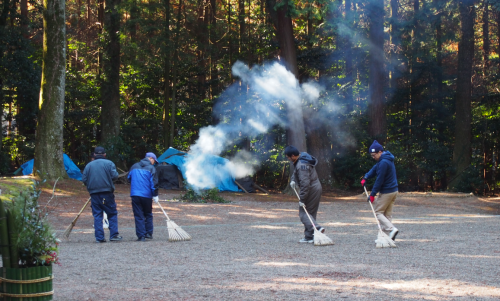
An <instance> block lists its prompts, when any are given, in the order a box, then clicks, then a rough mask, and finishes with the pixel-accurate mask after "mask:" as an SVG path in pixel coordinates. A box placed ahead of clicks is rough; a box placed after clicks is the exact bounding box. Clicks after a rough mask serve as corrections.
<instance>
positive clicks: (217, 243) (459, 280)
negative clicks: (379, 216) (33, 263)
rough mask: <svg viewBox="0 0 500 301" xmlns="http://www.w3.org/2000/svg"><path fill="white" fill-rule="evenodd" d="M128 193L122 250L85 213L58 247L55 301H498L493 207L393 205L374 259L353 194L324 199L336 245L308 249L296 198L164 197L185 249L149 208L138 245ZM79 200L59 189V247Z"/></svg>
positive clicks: (369, 228)
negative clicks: (385, 245)
mask: <svg viewBox="0 0 500 301" xmlns="http://www.w3.org/2000/svg"><path fill="white" fill-rule="evenodd" d="M128 190H129V187H128V186H126V185H117V191H116V199H117V203H118V206H119V227H120V234H121V235H122V236H123V237H124V240H123V241H122V242H108V243H105V244H96V243H94V241H95V239H94V234H93V228H92V225H93V218H92V215H91V211H90V208H87V209H86V210H85V211H84V213H83V214H82V216H81V218H80V219H79V220H78V223H77V226H76V227H75V228H74V230H73V232H72V234H71V236H70V240H69V241H64V240H63V242H62V243H61V246H60V247H61V248H60V260H61V263H62V264H61V266H55V268H54V274H55V279H54V290H55V296H54V300H65V301H66V300H110V301H111V300H174V299H175V300H301V299H309V300H331V299H345V300H365V299H370V300H417V299H418V300H421V299H423V300H498V299H500V269H499V268H498V262H499V259H500V223H499V222H500V216H499V214H500V198H478V197H475V196H467V195H460V194H432V195H426V194H400V196H399V197H398V199H397V203H396V206H395V213H394V223H395V224H396V226H397V227H398V228H399V229H400V234H399V235H398V239H397V240H396V243H397V245H398V248H395V249H376V248H375V243H374V240H375V239H376V236H377V226H376V223H375V220H374V217H373V214H372V213H371V209H370V207H369V206H368V205H367V204H366V202H365V198H364V197H362V196H361V194H357V195H351V196H349V195H346V194H340V193H338V192H337V193H325V195H324V196H323V199H322V200H323V201H322V204H321V206H320V211H319V213H318V220H319V221H320V222H321V224H322V226H324V227H325V228H326V229H327V232H326V233H325V234H327V235H328V236H329V237H330V238H332V239H333V240H334V242H335V245H334V246H326V247H315V246H313V245H302V244H299V243H298V240H299V239H300V238H301V237H302V231H303V226H302V224H301V223H300V221H299V219H298V206H297V204H296V201H295V199H294V198H293V197H292V196H284V195H280V194H271V195H268V196H266V195H263V194H234V193H231V194H229V193H225V194H222V195H223V197H225V198H226V199H230V200H231V201H232V202H231V203H230V204H193V203H180V202H175V201H172V199H175V198H178V195H179V192H172V191H167V190H161V191H160V200H163V201H162V205H163V206H164V208H165V209H166V210H167V212H168V213H169V214H170V217H171V218H172V219H173V220H174V221H175V222H176V223H177V224H179V225H180V226H181V227H182V228H183V229H184V230H186V231H187V232H188V233H189V234H191V236H192V237H193V240H192V241H188V242H175V243H172V242H168V240H167V239H168V233H167V229H166V226H165V225H166V224H165V219H164V217H163V215H162V213H161V211H160V210H159V208H157V207H155V209H154V216H155V220H154V224H155V232H154V240H153V241H148V242H145V243H141V242H136V241H135V239H136V236H135V228H134V220H133V214H132V209H131V205H130V202H131V201H130V197H129V196H128ZM49 193H50V189H47V191H46V193H44V195H43V197H42V203H43V202H44V200H45V201H46V200H48V198H49ZM87 198H88V195H87V194H86V192H85V189H84V187H80V186H79V185H78V184H74V183H72V182H71V181H66V182H64V183H62V184H58V191H57V193H56V198H54V199H53V200H52V201H51V204H49V207H52V209H53V210H52V212H51V214H50V215H49V216H50V220H51V222H52V224H53V226H54V228H55V229H56V230H57V231H58V233H59V235H61V234H62V232H63V231H64V229H65V228H66V227H67V226H68V225H69V224H70V222H71V221H72V219H73V218H74V217H75V216H76V214H77V213H78V211H79V210H80V209H81V207H82V206H83V204H84V203H85V201H86V199H87ZM167 200H169V201H167ZM106 234H108V233H106Z"/></svg>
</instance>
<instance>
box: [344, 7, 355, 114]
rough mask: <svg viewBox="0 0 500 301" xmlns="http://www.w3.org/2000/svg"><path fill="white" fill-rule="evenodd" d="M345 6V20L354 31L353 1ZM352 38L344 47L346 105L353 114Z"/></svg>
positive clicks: (346, 41) (347, 39)
mask: <svg viewBox="0 0 500 301" xmlns="http://www.w3.org/2000/svg"><path fill="white" fill-rule="evenodd" d="M344 6H345V19H346V23H347V24H348V26H349V29H350V30H352V29H353V28H351V26H352V25H353V20H352V17H353V14H352V10H351V6H352V3H351V0H345V3H344ZM351 38H352V37H351V36H349V37H347V38H346V39H344V41H345V46H344V48H345V49H344V53H345V80H346V83H347V85H348V86H347V88H346V103H347V111H348V112H352V110H353V106H354V103H353V102H354V99H353V95H352V86H353V85H354V79H353V76H352V55H353V53H352V42H351Z"/></svg>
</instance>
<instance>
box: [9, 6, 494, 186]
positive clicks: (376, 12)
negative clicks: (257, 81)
mask: <svg viewBox="0 0 500 301" xmlns="http://www.w3.org/2000/svg"><path fill="white" fill-rule="evenodd" d="M0 12H1V14H0V86H1V89H0V105H1V107H2V109H3V114H0V118H1V119H2V120H1V121H2V126H3V128H2V129H3V130H2V136H1V139H0V142H1V148H0V156H1V159H0V172H1V173H2V174H4V175H5V174H11V173H12V172H13V171H15V170H16V169H17V168H18V167H19V166H20V164H22V163H23V162H25V161H26V160H29V159H32V158H35V165H36V166H35V170H39V171H40V170H41V171H42V173H43V172H45V173H46V174H47V175H48V176H49V177H54V176H57V175H58V173H59V172H60V171H54V170H53V166H56V165H57V164H54V162H56V163H57V162H59V166H60V164H62V163H61V162H62V152H64V153H66V154H68V155H69V157H70V158H72V159H73V161H74V162H75V163H76V164H77V165H78V166H80V167H81V168H82V169H83V167H84V166H85V164H86V163H87V162H88V161H89V156H90V154H91V152H92V150H93V147H95V146H96V145H98V144H100V145H103V146H105V147H106V149H107V155H108V158H109V159H111V160H113V161H114V162H115V163H116V165H117V166H118V167H119V168H121V169H124V170H126V169H127V168H128V167H130V166H131V165H132V164H133V163H134V162H136V161H137V160H138V159H139V158H142V157H143V156H144V154H145V153H146V152H147V151H154V152H155V153H157V154H158V155H160V154H161V153H163V152H164V151H165V150H166V149H167V148H168V147H169V146H172V147H175V148H177V149H179V150H183V151H188V150H189V148H190V146H191V145H192V144H193V143H194V142H195V141H196V140H197V138H198V137H199V131H200V129H201V128H203V127H206V126H209V125H217V124H220V123H224V122H226V121H227V119H228V118H227V116H231V118H233V119H235V118H240V117H238V116H239V114H240V113H241V112H239V111H241V105H240V104H239V101H233V99H232V98H231V97H227V94H225V92H224V91H226V90H227V89H228V88H229V87H231V89H232V90H233V93H236V94H238V97H237V99H239V100H241V99H243V100H244V102H245V103H246V104H255V105H257V103H259V101H260V100H259V95H258V93H253V92H252V88H251V87H249V86H245V85H244V84H242V82H241V80H240V78H238V77H237V76H234V75H233V74H232V73H231V68H232V66H233V65H234V64H235V63H236V62H238V61H241V62H244V63H245V64H247V65H248V66H249V67H250V68H261V67H262V66H264V67H262V68H265V66H266V65H265V64H268V63H272V62H276V61H277V62H280V63H281V64H283V65H284V66H286V68H287V69H288V70H289V71H290V72H291V73H292V74H293V75H294V76H295V77H296V78H297V80H298V81H299V82H300V83H306V82H309V83H310V82H314V83H316V84H317V85H318V86H320V87H321V94H320V95H319V99H318V101H316V102H314V103H309V102H308V101H307V100H305V99H304V100H303V101H302V102H301V105H300V106H301V108H300V109H302V112H303V120H298V121H295V122H294V123H293V124H290V126H281V125H276V126H273V127H272V128H271V129H270V130H269V131H268V132H267V133H263V134H259V135H256V136H245V135H241V136H240V137H237V138H236V139H234V140H233V143H232V145H231V147H229V148H227V149H226V151H225V152H224V153H223V154H222V155H223V156H232V155H235V154H236V153H238V152H239V151H240V150H246V151H249V152H250V153H252V154H253V155H254V158H257V160H258V162H259V165H258V168H257V169H256V172H255V173H254V174H253V177H254V180H255V181H257V183H259V184H261V185H263V186H265V187H270V188H279V189H282V188H284V187H285V186H286V184H287V181H288V174H289V169H290V167H289V165H288V163H287V162H286V160H285V158H284V155H283V149H284V147H285V146H286V145H288V144H293V145H295V146H297V147H298V148H299V149H300V150H301V151H307V152H309V153H310V154H312V155H313V156H315V157H316V158H318V160H319V162H320V163H319V164H318V166H317V170H318V174H319V176H320V178H321V181H322V182H323V185H324V187H325V188H341V189H349V188H356V187H359V186H360V185H359V178H360V177H361V176H362V175H364V173H365V172H367V171H368V169H369V168H370V167H371V166H372V165H373V164H374V161H373V160H372V159H371V157H370V156H369V155H368V153H367V150H368V146H369V145H370V144H371V142H372V141H373V139H377V140H378V141H379V142H381V144H382V145H384V147H385V148H386V149H387V150H389V151H390V152H391V153H392V154H394V155H395V157H396V168H397V173H398V179H399V182H400V190H401V191H409V190H425V191H442V190H447V189H451V190H457V191H464V192H474V193H478V194H494V193H495V187H496V186H497V181H498V180H499V177H497V176H496V173H497V171H496V166H497V161H498V158H497V156H498V143H499V141H498V139H497V135H498V131H499V130H500V129H499V127H500V119H499V117H500V116H499V114H500V112H499V96H500V90H499V89H498V83H499V80H500V79H499V78H498V76H497V74H498V70H499V68H500V59H499V53H500V1H498V0H489V1H488V0H480V1H472V0H456V1H448V0H426V1H424V0H385V1H384V0H340V1H327V0H317V1H313V0H281V1H279V0H278V1H276V0H255V1H249V0H158V1H156V0H68V1H64V0H43V1H42V0H19V1H17V0H2V4H1V7H0ZM44 24H45V28H44ZM42 71H43V72H42ZM63 93H64V94H63ZM224 95H226V96H224ZM232 95H235V94H232ZM278 100H279V99H278ZM215 107H217V108H218V110H214V108H215ZM289 109H290V108H288V107H287V105H282V108H281V109H280V112H282V114H283V118H285V119H286V118H287V111H288V110H289ZM241 116H244V115H241ZM241 118H244V117H241ZM59 153H60V154H59ZM54 154H57V155H54ZM52 160H55V161H52Z"/></svg>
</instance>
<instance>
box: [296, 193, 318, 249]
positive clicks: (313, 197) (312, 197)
mask: <svg viewBox="0 0 500 301" xmlns="http://www.w3.org/2000/svg"><path fill="white" fill-rule="evenodd" d="M314 188H316V187H314ZM320 199H321V186H319V189H318V188H316V189H311V190H310V193H309V197H308V198H307V200H306V202H304V205H306V209H307V212H308V213H309V215H310V216H311V219H312V221H313V223H314V225H315V226H316V229H319V228H321V226H320V225H318V222H316V214H318V209H319V201H320ZM299 217H300V221H301V222H302V223H303V224H304V237H305V239H308V240H311V239H313V238H314V235H313V234H314V227H313V225H312V224H311V221H310V220H309V218H308V217H307V214H306V212H305V211H304V208H302V207H299Z"/></svg>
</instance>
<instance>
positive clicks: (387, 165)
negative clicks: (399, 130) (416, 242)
mask: <svg viewBox="0 0 500 301" xmlns="http://www.w3.org/2000/svg"><path fill="white" fill-rule="evenodd" d="M368 152H369V153H370V155H371V156H372V158H373V159H374V160H375V161H377V164H375V165H374V166H373V167H372V169H370V171H369V172H367V173H366V174H365V176H364V177H363V179H362V180H361V185H362V186H364V185H365V182H366V180H367V179H370V178H373V177H377V179H376V180H375V184H374V185H373V188H372V191H371V193H370V196H369V197H368V199H367V201H368V202H372V203H373V206H374V207H375V214H376V215H377V219H378V220H379V222H380V226H381V227H382V231H384V232H385V233H386V234H388V235H389V237H390V238H391V239H392V240H396V235H398V233H399V230H398V229H397V228H396V227H394V225H393V224H392V209H393V206H394V202H395V201H396V197H397V196H398V179H397V177H396V167H395V166H394V156H393V155H392V154H391V153H390V152H388V151H384V148H383V147H382V145H380V144H379V143H378V142H377V140H375V141H373V143H372V145H371V146H370V149H369V151H368ZM377 193H379V195H378V198H377V199H375V196H376V195H377Z"/></svg>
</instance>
